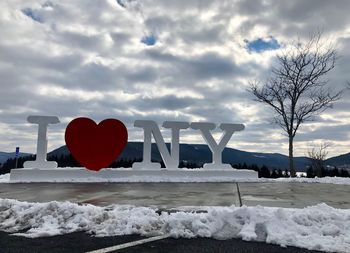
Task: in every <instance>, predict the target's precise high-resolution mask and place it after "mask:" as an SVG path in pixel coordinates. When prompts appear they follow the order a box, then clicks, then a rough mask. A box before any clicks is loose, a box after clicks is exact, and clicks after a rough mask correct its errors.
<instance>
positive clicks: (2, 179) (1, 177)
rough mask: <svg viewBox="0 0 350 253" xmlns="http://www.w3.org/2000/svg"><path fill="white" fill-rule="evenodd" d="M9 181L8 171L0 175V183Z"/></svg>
mask: <svg viewBox="0 0 350 253" xmlns="http://www.w3.org/2000/svg"><path fill="white" fill-rule="evenodd" d="M9 181H10V173H7V174H3V175H0V183H8V182H9Z"/></svg>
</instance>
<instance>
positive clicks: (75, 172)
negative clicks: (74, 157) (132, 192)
mask: <svg viewBox="0 0 350 253" xmlns="http://www.w3.org/2000/svg"><path fill="white" fill-rule="evenodd" d="M257 178H258V173H257V172H255V171H252V170H236V169H232V170H206V169H178V170H144V171H143V170H133V169H131V168H130V169H124V168H118V169H102V170H100V171H99V172H94V171H90V170H87V169H85V168H56V169H27V168H26V169H13V170H11V175H10V182H13V183H17V182H236V181H249V179H251V180H256V179H257Z"/></svg>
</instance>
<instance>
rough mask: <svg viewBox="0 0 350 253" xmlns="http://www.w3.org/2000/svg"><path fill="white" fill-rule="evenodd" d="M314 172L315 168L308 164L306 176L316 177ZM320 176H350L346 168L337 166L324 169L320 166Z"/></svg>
mask: <svg viewBox="0 0 350 253" xmlns="http://www.w3.org/2000/svg"><path fill="white" fill-rule="evenodd" d="M316 174H317V173H316V170H315V169H314V168H313V167H312V166H310V167H309V168H308V169H307V172H306V177H308V178H313V177H316ZM321 177H350V173H349V171H348V170H347V169H338V168H337V167H334V168H329V169H328V168H327V169H326V168H324V167H322V169H321Z"/></svg>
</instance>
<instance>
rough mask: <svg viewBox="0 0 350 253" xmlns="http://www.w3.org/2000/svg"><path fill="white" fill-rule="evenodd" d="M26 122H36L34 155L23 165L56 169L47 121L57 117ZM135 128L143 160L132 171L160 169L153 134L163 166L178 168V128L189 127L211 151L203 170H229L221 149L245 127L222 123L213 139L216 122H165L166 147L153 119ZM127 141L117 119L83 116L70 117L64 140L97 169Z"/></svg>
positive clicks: (79, 158) (138, 122)
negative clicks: (167, 131)
mask: <svg viewBox="0 0 350 253" xmlns="http://www.w3.org/2000/svg"><path fill="white" fill-rule="evenodd" d="M27 120H28V122H30V123H33V124H38V141H37V155H36V160H35V161H27V162H25V163H24V167H25V168H57V163H56V162H54V161H47V160H46V157H47V128H48V125H50V124H57V123H59V122H60V121H59V118H58V117H56V116H29V117H28V118H27ZM134 127H137V128H142V129H143V132H144V142H143V160H142V162H135V163H134V164H133V166H132V168H133V169H135V170H154V169H159V170H160V168H161V167H160V163H155V162H152V161H151V144H152V136H153V138H154V140H155V142H156V144H157V147H158V149H159V152H160V154H161V156H162V159H163V162H164V164H165V167H166V168H165V169H167V170H176V169H179V168H178V166H179V146H180V145H179V141H180V131H183V130H186V129H189V128H190V129H192V130H196V131H200V133H201V135H202V137H203V139H204V141H205V142H206V143H207V145H208V147H209V149H210V150H211V152H212V163H208V164H204V168H205V169H231V168H232V167H231V166H230V165H229V164H223V163H222V151H223V150H224V148H225V147H226V145H227V143H228V142H229V140H230V139H231V137H232V135H233V133H234V132H236V131H242V130H244V125H243V124H230V123H221V124H220V125H219V128H220V129H221V131H222V132H223V134H222V137H221V139H220V140H219V141H218V142H217V141H215V139H214V137H213V135H212V133H211V131H212V130H214V129H216V124H214V123H209V122H183V121H165V122H163V124H162V127H163V128H166V129H170V131H171V148H170V151H169V150H168V149H167V147H166V144H165V141H164V138H163V136H162V134H161V131H160V128H159V126H158V125H157V123H156V122H155V121H152V120H136V121H135V122H134ZM127 141H128V130H127V128H126V127H125V125H124V124H123V122H121V121H120V120H118V119H105V120H103V121H101V122H100V123H98V124H97V123H96V122H94V121H93V120H91V119H89V118H85V117H80V118H76V119H74V120H72V121H71V122H70V123H69V124H68V125H67V127H66V131H65V142H66V145H67V147H68V149H69V151H70V152H71V154H72V155H73V157H74V158H75V159H76V160H77V161H78V162H79V163H80V164H81V165H82V166H84V167H85V168H87V169H89V170H92V171H99V170H101V169H103V168H106V167H108V166H109V165H110V164H111V163H112V162H113V161H115V160H116V159H117V158H118V156H119V155H120V154H121V153H122V151H123V150H124V148H125V146H126V144H127Z"/></svg>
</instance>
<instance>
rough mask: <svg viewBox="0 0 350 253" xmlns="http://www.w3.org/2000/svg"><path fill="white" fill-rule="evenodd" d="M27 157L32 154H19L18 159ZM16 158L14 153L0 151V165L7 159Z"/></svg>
mask: <svg viewBox="0 0 350 253" xmlns="http://www.w3.org/2000/svg"><path fill="white" fill-rule="evenodd" d="M29 155H32V154H29V153H21V152H20V153H19V154H18V157H24V156H29ZM15 156H16V153H15V152H1V151H0V163H1V164H2V163H4V162H6V161H7V159H9V158H15Z"/></svg>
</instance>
